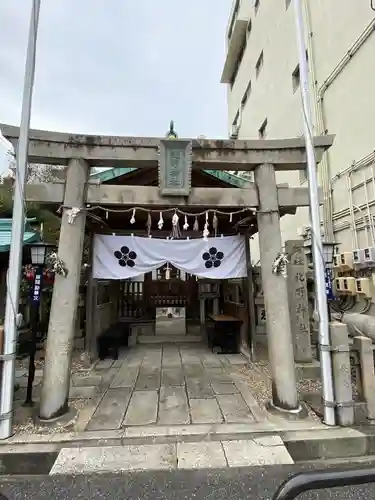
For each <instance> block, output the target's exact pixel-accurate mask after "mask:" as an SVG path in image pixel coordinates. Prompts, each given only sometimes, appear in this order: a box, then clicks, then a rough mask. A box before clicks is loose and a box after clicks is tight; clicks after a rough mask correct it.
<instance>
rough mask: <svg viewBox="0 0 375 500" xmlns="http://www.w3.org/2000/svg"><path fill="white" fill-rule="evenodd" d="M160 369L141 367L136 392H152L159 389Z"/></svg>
mask: <svg viewBox="0 0 375 500" xmlns="http://www.w3.org/2000/svg"><path fill="white" fill-rule="evenodd" d="M160 372H161V370H160V368H152V367H148V366H143V365H142V366H141V369H140V370H139V375H138V380H137V384H136V387H135V388H136V390H142V391H143V390H152V389H155V390H156V389H159V387H160Z"/></svg>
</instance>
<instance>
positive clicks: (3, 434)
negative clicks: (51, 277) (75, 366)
mask: <svg viewBox="0 0 375 500" xmlns="http://www.w3.org/2000/svg"><path fill="white" fill-rule="evenodd" d="M39 11H40V0H33V2H32V7H31V19H30V29H29V41H28V46H27V55H26V68H25V80H24V90H23V99H22V112H21V126H20V136H19V141H18V150H17V156H16V162H17V167H16V180H15V189H14V201H13V222H12V240H11V246H10V255H9V267H8V273H7V296H6V309H5V321H4V330H5V338H4V359H3V371H2V379H1V400H0V439H7V438H9V437H10V436H11V435H12V420H13V393H14V374H15V361H16V352H15V351H16V341H17V324H16V318H17V312H18V302H19V293H20V281H21V265H22V249H23V235H24V229H25V213H24V204H25V201H24V191H25V184H26V177H27V152H28V142H29V137H28V136H29V129H30V115H31V103H32V93H33V86H34V74H35V57H36V39H37V33H38V22H39Z"/></svg>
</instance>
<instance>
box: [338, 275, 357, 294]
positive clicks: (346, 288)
mask: <svg viewBox="0 0 375 500" xmlns="http://www.w3.org/2000/svg"><path fill="white" fill-rule="evenodd" d="M335 281H336V292H337V293H338V294H339V295H357V287H356V282H355V281H356V279H355V278H352V277H347V278H337V279H336V280H335ZM337 282H338V288H337Z"/></svg>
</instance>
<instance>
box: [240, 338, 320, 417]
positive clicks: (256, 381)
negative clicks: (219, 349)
mask: <svg viewBox="0 0 375 500" xmlns="http://www.w3.org/2000/svg"><path fill="white" fill-rule="evenodd" d="M255 354H256V360H257V361H255V362H250V363H249V365H248V366H243V367H240V368H238V370H237V372H238V374H239V375H240V376H241V378H243V380H244V381H246V382H247V383H248V384H249V386H250V387H251V392H252V394H253V396H254V398H255V399H256V401H257V403H259V405H261V406H264V405H265V403H266V402H267V401H269V400H270V399H271V398H272V378H271V372H270V368H269V361H268V359H267V350H266V348H265V347H264V346H257V349H256V353H255ZM321 387H322V385H321V382H320V380H314V379H305V380H300V381H299V382H297V390H298V393H299V394H300V395H302V394H304V393H310V394H320V393H321ZM309 416H310V417H311V418H312V419H313V420H316V421H319V422H320V421H321V419H320V418H319V416H318V415H316V413H315V412H314V411H313V410H312V409H311V408H310V407H309Z"/></svg>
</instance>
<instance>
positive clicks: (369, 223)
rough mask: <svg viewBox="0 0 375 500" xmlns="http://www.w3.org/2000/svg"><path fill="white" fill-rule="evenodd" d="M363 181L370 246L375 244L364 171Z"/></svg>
mask: <svg viewBox="0 0 375 500" xmlns="http://www.w3.org/2000/svg"><path fill="white" fill-rule="evenodd" d="M363 183H364V188H365V200H366V207H367V216H368V225H369V231H370V234H371V243H372V246H375V241H374V225H373V224H372V220H371V211H370V205H369V199H368V193H367V178H366V174H365V173H363Z"/></svg>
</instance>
